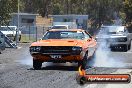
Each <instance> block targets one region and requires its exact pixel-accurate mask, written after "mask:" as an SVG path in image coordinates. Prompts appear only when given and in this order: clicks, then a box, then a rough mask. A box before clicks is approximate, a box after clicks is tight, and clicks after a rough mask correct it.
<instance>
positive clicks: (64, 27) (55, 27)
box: [52, 26, 67, 29]
mask: <svg viewBox="0 0 132 88" xmlns="http://www.w3.org/2000/svg"><path fill="white" fill-rule="evenodd" d="M52 29H67V27H66V26H53V27H52Z"/></svg>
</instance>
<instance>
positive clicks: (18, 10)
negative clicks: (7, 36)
mask: <svg viewBox="0 0 132 88" xmlns="http://www.w3.org/2000/svg"><path fill="white" fill-rule="evenodd" d="M17 2H18V5H17V22H18V23H17V30H16V48H17V47H18V36H19V13H20V7H19V2H20V0H18V1H17Z"/></svg>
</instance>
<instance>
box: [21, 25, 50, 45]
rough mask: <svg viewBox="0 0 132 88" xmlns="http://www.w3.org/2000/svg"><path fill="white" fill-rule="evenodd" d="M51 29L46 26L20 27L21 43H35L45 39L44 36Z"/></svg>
mask: <svg viewBox="0 0 132 88" xmlns="http://www.w3.org/2000/svg"><path fill="white" fill-rule="evenodd" d="M48 29H49V27H44V26H23V27H20V29H19V30H20V31H21V40H20V42H22V43H26V42H34V41H37V40H39V39H40V38H42V37H43V34H44V33H45V32H46V31H47V30H48Z"/></svg>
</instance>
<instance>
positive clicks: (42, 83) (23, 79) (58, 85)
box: [0, 44, 132, 88]
mask: <svg viewBox="0 0 132 88" xmlns="http://www.w3.org/2000/svg"><path fill="white" fill-rule="evenodd" d="M29 45H30V44H20V45H19V46H20V48H19V49H10V48H7V49H6V50H5V51H3V52H2V54H0V88H132V83H129V84H123V83H122V84H121V83H117V84H110V83H109V84H103V83H102V84H101V83H100V84H97V83H93V84H85V85H79V84H77V82H76V76H77V73H78V68H77V64H76V63H66V64H55V63H43V67H42V69H41V70H33V68H32V57H31V56H30V54H29ZM106 52H108V53H107V57H105V56H103V55H106ZM103 53H104V54H103ZM99 54H102V55H101V56H99V57H98V58H95V59H93V60H91V61H90V62H89V64H88V69H87V70H86V71H87V73H89V74H90V73H91V74H92V73H97V74H111V73H117V74H130V75H131V74H132V49H131V50H129V51H128V52H118V51H116V52H115V51H114V52H113V51H112V52H111V51H107V50H106V51H105V52H101V53H100V52H99ZM102 57H105V59H102ZM106 58H107V59H106ZM89 66H91V68H89Z"/></svg>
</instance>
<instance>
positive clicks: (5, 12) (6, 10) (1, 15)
mask: <svg viewBox="0 0 132 88" xmlns="http://www.w3.org/2000/svg"><path fill="white" fill-rule="evenodd" d="M16 11H17V0H0V24H1V25H2V24H3V23H9V19H10V17H11V13H12V12H16Z"/></svg>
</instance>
